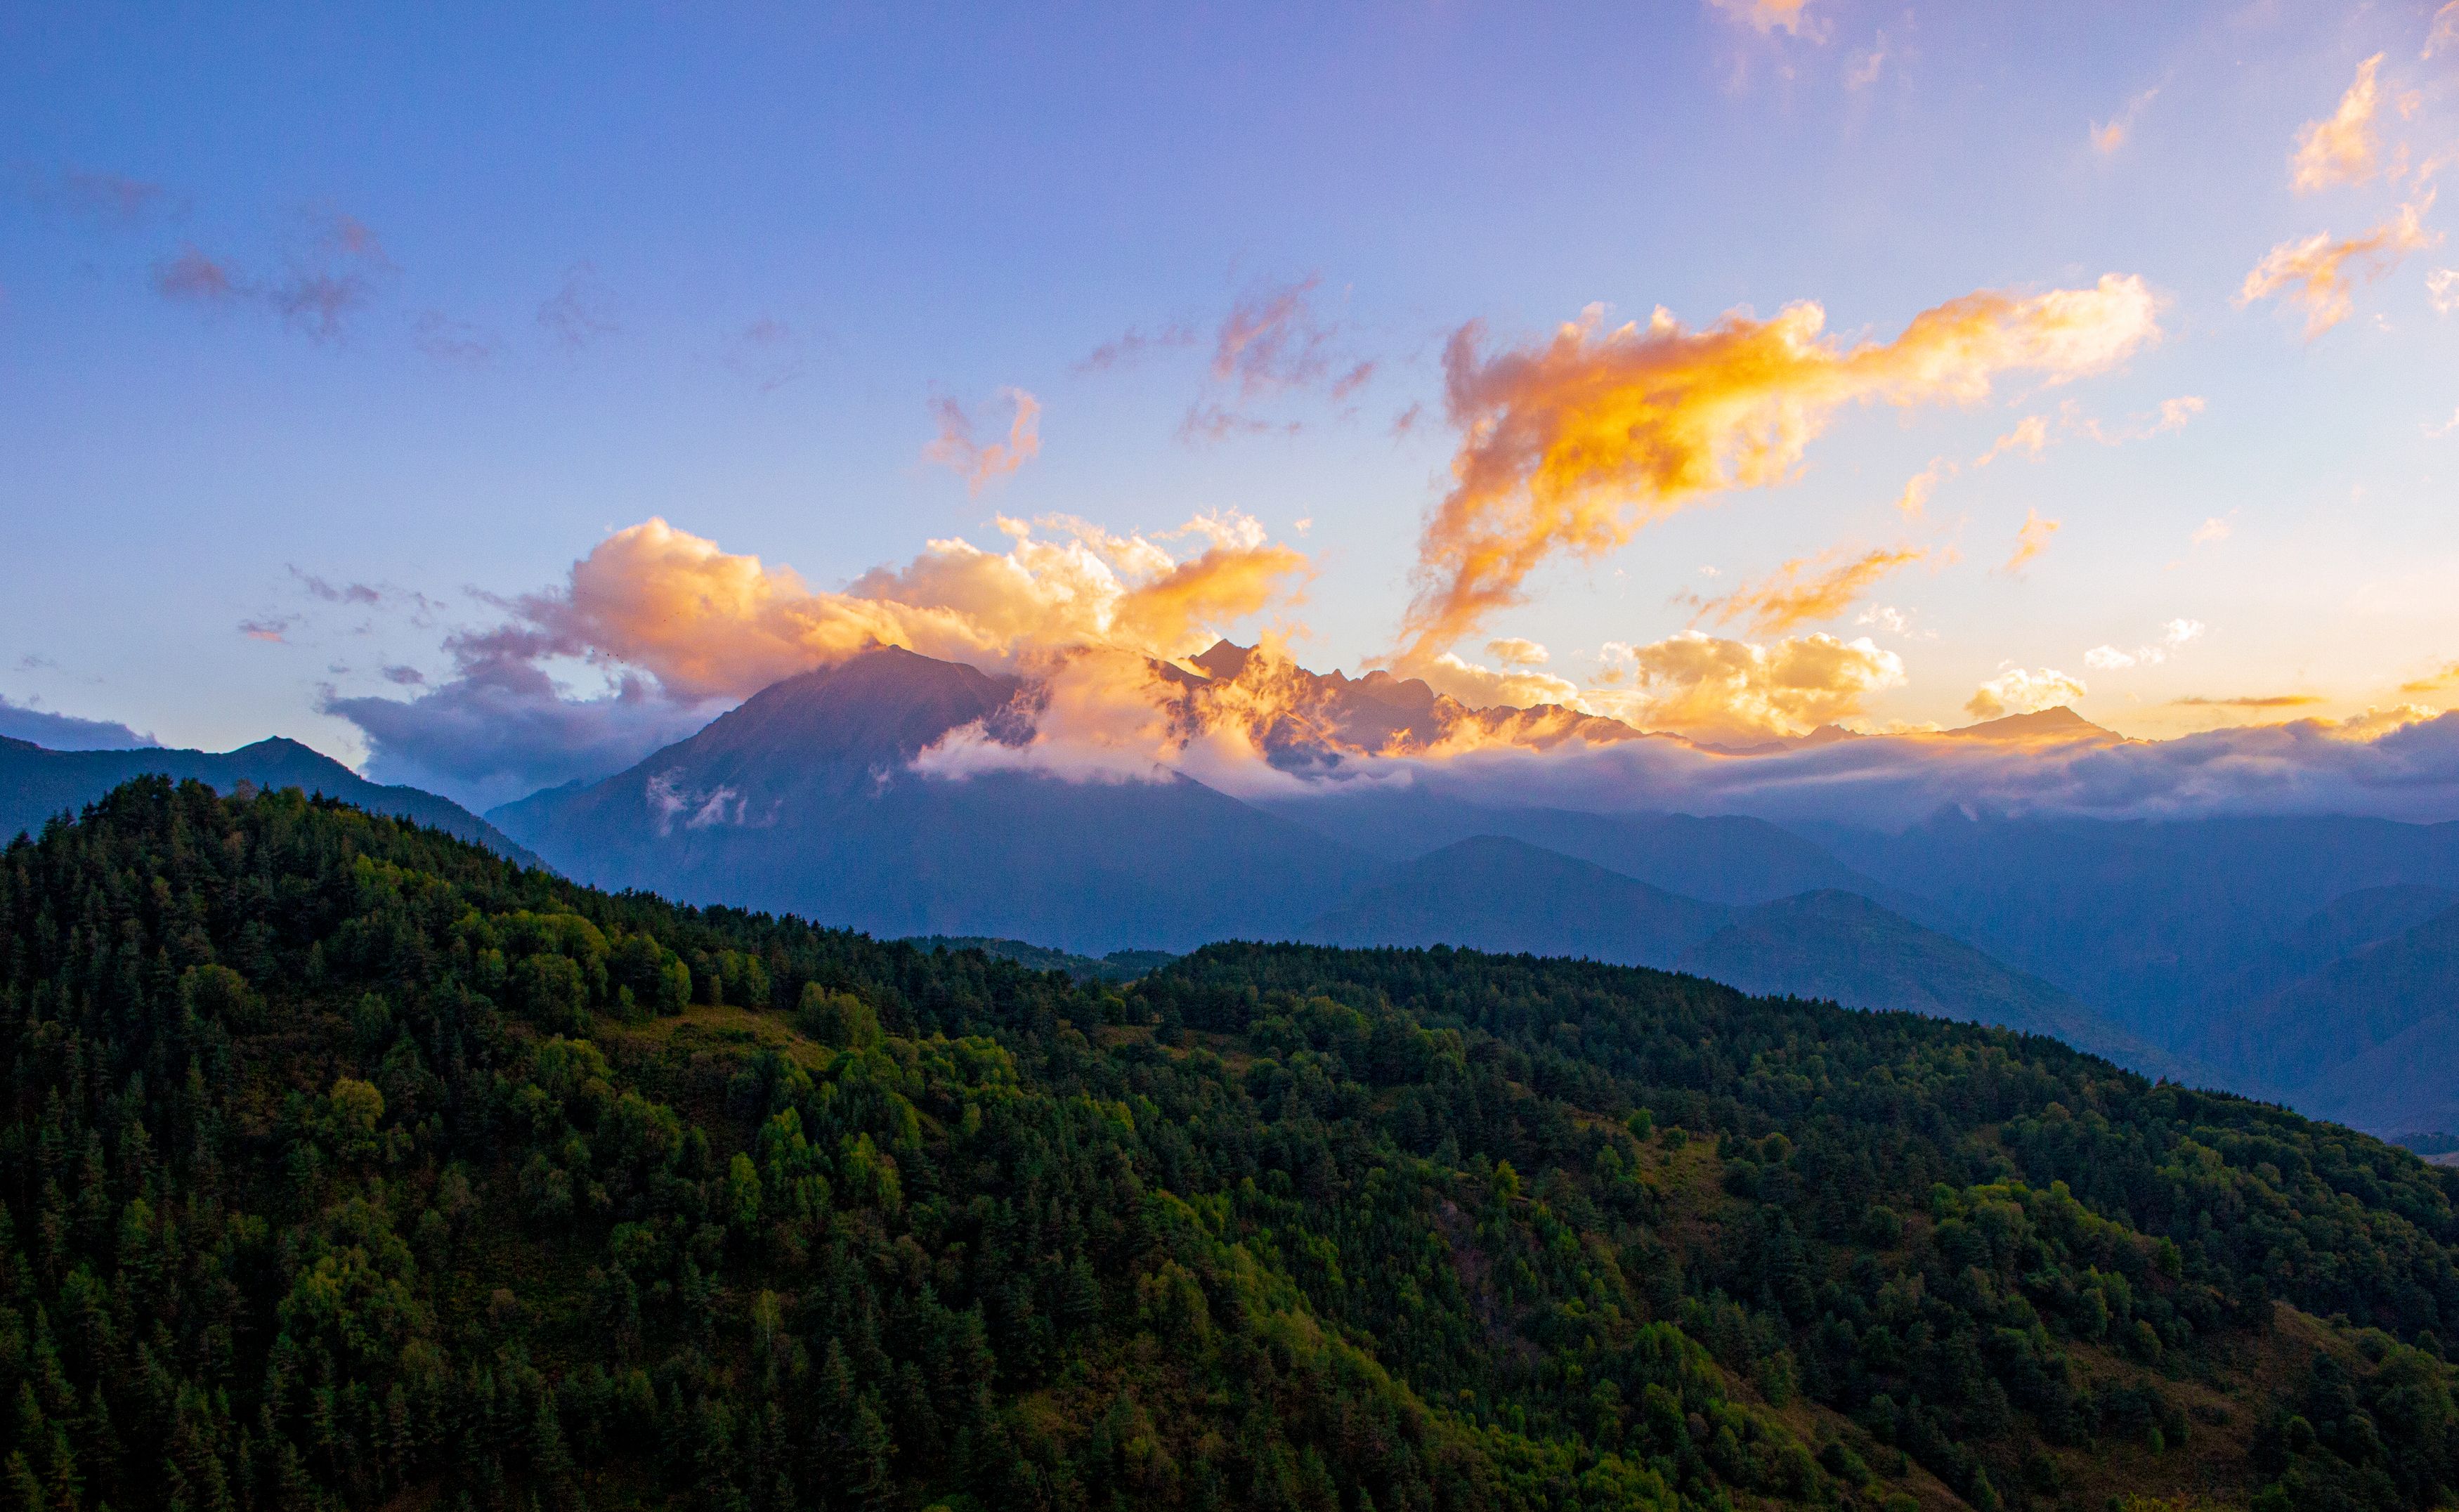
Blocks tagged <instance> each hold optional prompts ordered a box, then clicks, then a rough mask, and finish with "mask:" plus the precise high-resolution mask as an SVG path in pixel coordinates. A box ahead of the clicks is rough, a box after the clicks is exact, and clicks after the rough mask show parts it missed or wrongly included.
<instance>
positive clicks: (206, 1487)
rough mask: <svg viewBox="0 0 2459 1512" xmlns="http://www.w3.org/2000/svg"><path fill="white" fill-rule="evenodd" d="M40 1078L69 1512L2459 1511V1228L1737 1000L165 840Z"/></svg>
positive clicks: (161, 791) (2002, 1063)
mask: <svg viewBox="0 0 2459 1512" xmlns="http://www.w3.org/2000/svg"><path fill="white" fill-rule="evenodd" d="M0 1074H5V1088H6V1093H5V1095H6V1099H7V1103H6V1107H5V1109H4V1110H0V1398H5V1402H6V1407H5V1411H0V1478H5V1480H6V1481H7V1485H6V1487H5V1488H0V1497H5V1498H6V1499H8V1500H9V1501H11V1502H13V1503H14V1504H16V1505H18V1506H21V1507H22V1508H23V1509H24V1512H85V1509H100V1508H104V1507H111V1508H116V1509H118V1512H154V1509H162V1512H171V1509H178V1512H229V1509H246V1512H266V1509H340V1508H375V1507H393V1506H399V1507H406V1508H427V1507H433V1508H437V1509H441V1512H462V1509H468V1512H480V1509H487V1512H493V1509H497V1508H506V1509H515V1512H533V1509H535V1512H562V1509H570V1508H578V1507H600V1506H612V1507H629V1506H672V1507H689V1508H709V1509H728V1512H792V1509H819V1512H854V1509H864V1512H886V1509H892V1508H893V1509H911V1512H923V1509H928V1508H933V1507H945V1508H947V1509H949V1512H974V1509H981V1512H988V1509H1004V1508H1019V1509H1036V1512H1041V1509H1049V1512H1060V1509H1078V1508H1083V1509H1096V1508H1098V1509H1108V1508H1129V1507H1133V1508H1181V1507H1184V1508H1226V1507H1233V1506H1236V1507H1267V1508H1303V1509H1306V1512H1370V1509H1373V1512H1420V1509H1438V1508H1440V1509H1466V1508H1486V1507H1493V1508H1532V1509H1533V1508H1608V1507H1611V1508H1647V1509H1662V1512H1706V1509H1732V1508H1743V1507H1763V1506H1777V1505H1799V1506H1815V1507H1830V1508H1855V1509H1887V1512H1908V1509H1913V1508H1921V1507H1952V1506H1958V1505H1964V1506H1970V1507H1974V1508H1981V1509H1996V1508H2049V1507H2073V1508H2091V1509H2093V1512H2099V1509H2101V1508H2104V1507H2110V1506H2112V1505H2114V1506H2133V1507H2179V1508H2182V1507H2193V1506H2210V1507H2245V1508H2254V1509H2259V1512H2287V1509H2291V1508H2295V1509H2324V1512H2335V1509H2364V1512H2376V1509H2379V1512H2392V1509H2418V1512H2422V1509H2427V1508H2431V1507H2436V1506H2440V1505H2443V1504H2446V1503H2447V1502H2448V1501H2449V1500H2450V1499H2451V1498H2452V1497H2453V1495H2454V1494H2459V1408H2455V1407H2454V1401H2453V1372H2452V1368H2451V1366H2450V1365H2449V1364H2448V1362H2447V1360H2446V1357H2445V1354H2446V1352H2445V1347H2444V1344H2443V1342H2442V1340H2443V1338H2444V1337H2445V1336H2446V1335H2451V1333H2452V1330H2453V1328H2454V1327H2459V1269H2454V1265H2453V1258H2454V1253H2459V1211H2454V1208H2453V1195H2454V1184H2459V1173H2454V1172H2451V1171H2448V1170H2444V1169H2439V1168H2436V1167H2432V1166H2427V1165H2426V1164H2424V1163H2423V1162H2422V1161H2420V1160H2419V1159H2417V1158H2416V1157H2415V1156H2413V1155H2411V1154H2409V1153H2407V1152H2406V1151H2404V1150H2400V1149H2396V1148H2393V1147H2391V1146H2389V1145H2384V1144H2381V1143H2379V1142H2377V1141H2375V1140H2373V1139H2370V1138H2367V1137H2364V1136H2362V1135H2358V1134H2355V1133H2352V1132H2349V1131H2347V1130H2345V1129H2343V1128H2340V1127H2337V1126H2334V1125H2328V1124H2317V1123H2312V1122H2309V1121H2307V1120H2305V1119H2303V1118H2301V1117H2299V1116H2297V1115H2295V1114H2292V1113H2289V1112H2286V1111H2284V1110H2282V1109H2280V1108H2278V1107H2273V1106H2269V1105H2265V1104H2261V1103H2254V1102H2250V1101H2247V1100H2244V1099H2240V1098H2237V1097H2232V1096H2225V1095H2219V1094H2212V1093H2204V1092H2198V1091H2195V1090H2192V1089H2190V1088H2188V1087H2184V1086H2179V1085H2175V1084H2171V1083H2166V1082H2160V1083H2154V1082H2148V1081H2146V1080H2145V1079H2144V1078H2142V1077H2140V1076H2137V1075H2134V1074H2133V1073H2131V1072H2127V1071H2123V1070H2120V1069H2118V1068H2116V1067H2115V1066H2112V1064H2110V1063H2109V1062H2107V1061H2101V1060H2098V1059H2095V1058H2092V1057H2090V1056H2087V1055H2084V1054H2082V1053H2079V1052H2077V1051H2074V1050H2071V1049H2069V1048H2067V1047H2065V1046H2063V1045H2061V1044H2059V1043H2058V1042H2056V1041H2054V1040H2048V1039H2042V1038H2035V1037H2025V1036H2018V1035H2014V1034H2011V1033H2009V1032H2007V1031H2004V1030H1996V1029H1986V1028H1982V1027H1977V1026H1974V1025H1970V1024H1963V1023H1955V1022H1948V1021H1944V1020H1940V1019H1924V1018H1919V1017H1914V1016H1910V1015H1904V1014H1870V1013H1859V1012H1850V1011H1846V1010H1843V1009H1840V1008H1838V1007H1836V1006H1835V1005H1833V1004H1828V1003H1819V1002H1810V1001H1801V1000H1795V999H1771V998H1749V997H1745V996H1742V995H1741V994H1738V993H1736V992H1734V991H1732V990H1730V989H1728V988H1725V987H1721V986H1718V985H1716V984H1714V983H1713V982H1710V981H1706V980H1702V979H1700V978H1697V977H1683V976H1673V975H1668V974H1664V973H1658V972H1651V971H1647V970H1641V969H1636V968H1624V967H1613V966H1605V965H1598V964H1594V963H1589V962H1584V961H1577V960H1563V959H1539V958H1534V957H1530V956H1484V955H1478V954H1474V953H1467V952H1458V951H1452V950H1447V949H1440V948H1438V949H1432V950H1409V951H1398V950H1379V951H1344V950H1334V949H1321V948H1313V947H1303V946H1295V945H1270V944H1255V943H1228V944H1215V945H1211V946H1208V947H1206V948H1204V949H1202V950H1200V951H1197V952H1196V953H1194V954H1193V955H1190V956H1185V957H1183V958H1180V959H1177V960H1174V961H1169V962H1167V963H1166V964H1164V965H1162V966H1160V967H1159V968H1158V969H1157V970H1155V971H1153V972H1152V973H1151V974H1149V975H1147V976H1144V977H1139V978H1137V979H1134V980H1132V981H1124V982H1123V981H1115V980H1103V979H1100V978H1099V977H1090V976H1087V977H1083V978H1082V979H1080V978H1079V977H1076V976H1071V975H1069V974H1067V973H1066V972H1063V971H1056V970H1053V971H1035V970H1031V969H1028V968H1027V967H1025V966H1022V965H1019V964H1018V963H1015V962H1013V961H1009V960H1004V959H999V958H996V957H994V956H990V955H987V954H985V953H983V952H982V951H980V950H976V949H956V950H944V949H941V950H924V949H918V948H916V947H915V946H914V945H910V944H899V943H892V942H882V941H877V940H873V939H871V938H869V937H866V936H863V935H854V934H849V933H845V932H840V931H832V930H829V929H824V928H818V927H814V926H812V925H810V924H809V923H806V922H803V921H800V920H796V919H791V918H780V917H774V916H768V915H761V914H745V913H738V912H732V911H728V910H725V909H689V908H682V907H678V906H674V905H672V904H669V903H666V902H663V901H662V900H660V899H658V898H656V897H652V896H649V895H645V894H641V893H625V894H620V895H616V894H610V893H602V892H597V891H592V890H589V889H586V888H582V887H578V886H575V885H573V884H570V883H568V882H566V881H564V880H562V879H560V878H558V877H557V876H556V875H555V874H553V873H552V872H546V871H543V870H538V869H535V868H524V867H521V866H519V865H516V864H515V863H513V862H511V861H507V860H504V859H501V858H499V857H498V856H496V855H495V854H494V853H493V852H491V851H486V850H484V849H481V848H480V847H477V846H475V845H472V844H469V843H466V842H464V841H461V840H457V839H454V838H452V837H451V836H449V835H446V834H444V833H442V832H440V831H437V830H428V829H423V828H421V827H419V826H417V825H415V824H410V823H407V822H404V821H401V820H397V819H393V818H387V817H379V816H374V815H370V814H368V813H366V812H364V811H361V810H359V809H352V808H349V807H347V806H344V805H341V804H338V803H334V802H331V801H327V800H322V799H309V798H306V797H304V796H303V795H302V794H301V793H300V792H299V791H297V790H296V789H287V790H280V791H257V790H253V789H251V788H244V787H242V788H239V789H238V790H236V791H234V792H233V793H232V794H231V795H229V796H227V797H224V796H218V795H217V794H216V793H215V792H214V791H213V790H212V789H211V788H206V787H204V786H202V785H200V784H197V783H186V784H179V785H174V784H172V783H170V782H169V781H167V780H164V779H160V778H142V779H138V780H136V781H133V782H130V783H128V784H127V785H125V786H123V787H121V788H117V789H116V790H114V791H113V792H112V793H110V794H109V795H108V796H107V797H105V798H104V799H102V800H101V801H99V802H97V803H95V804H94V805H93V806H91V807H89V808H88V809H85V811H84V812H83V814H82V815H81V816H79V817H77V818H75V819H74V820H68V819H63V820H59V821H55V822H53V823H52V824H50V825H49V826H47V827H46V828H45V829H44V830H42V832H41V833H40V834H39V835H33V836H26V837H21V838H19V839H18V840H16V841H15V842H14V843H12V844H11V845H10V846H9V847H8V849H7V850H6V851H5V852H0ZM2454 1336H2459V1335H2454Z"/></svg>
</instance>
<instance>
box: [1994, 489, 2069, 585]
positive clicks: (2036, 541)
mask: <svg viewBox="0 0 2459 1512" xmlns="http://www.w3.org/2000/svg"><path fill="white" fill-rule="evenodd" d="M2063 523H2064V522H2063V521H2060V520H2053V519H2043V518H2041V512H2040V511H2039V510H2036V509H2033V508H2031V507H2030V506H2029V505H2027V506H2026V507H2025V509H2024V527H2023V529H2021V530H2019V531H2017V532H2016V533H2015V554H2014V555H2013V556H2011V557H2007V560H2006V561H2005V562H2004V563H2003V564H2001V565H2000V567H1999V568H1998V570H1999V572H2001V573H2003V574H2005V575H2006V576H2007V577H2009V578H2011V577H2014V576H2015V575H2016V574H2018V573H2020V572H2022V571H2023V570H2024V567H2025V564H2027V563H2028V562H2029V561H2030V560H2031V559H2032V558H2033V557H2038V556H2039V555H2041V553H2043V552H2045V551H2048V550H2049V537H2050V536H2055V535H2056V534H2057V533H2058V529H2059V527H2060V526H2061V525H2062V524H2063Z"/></svg>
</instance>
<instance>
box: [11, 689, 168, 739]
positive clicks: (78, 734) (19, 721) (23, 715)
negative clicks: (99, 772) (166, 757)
mask: <svg viewBox="0 0 2459 1512" xmlns="http://www.w3.org/2000/svg"><path fill="white" fill-rule="evenodd" d="M0 736H6V737H7V738H9V739H10V740H21V741H32V742H33V743H34V744H35V745H37V746H44V747H46V748H48V749H51V750H139V749H147V748H151V747H153V746H159V745H161V744H162V743H161V742H160V741H158V740H156V739H155V738H154V737H153V736H151V735H140V734H138V733H137V731H135V730H133V729H130V728H129V727H128V726H127V725H122V724H120V723H119V722H118V721H117V720H93V719H79V718H78V717H77V716H75V715H74V714H60V713H55V712H53V710H51V709H47V708H38V707H36V706H35V705H33V704H18V703H13V702H11V700H10V698H9V696H8V695H7V694H5V693H0Z"/></svg>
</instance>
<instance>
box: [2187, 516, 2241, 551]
mask: <svg viewBox="0 0 2459 1512" xmlns="http://www.w3.org/2000/svg"><path fill="white" fill-rule="evenodd" d="M2236 529H2237V527H2236V526H2235V525H2234V524H2232V523H2230V522H2229V521H2228V520H2225V519H2222V518H2220V517H2219V516H2218V515H2212V516H2210V517H2209V518H2207V519H2205V520H2204V521H2203V522H2202V523H2201V524H2200V525H2197V526H2196V527H2195V534H2194V537H2193V539H2194V543H2195V544H2196V545H2197V546H2216V545H2217V544H2219V543H2220V542H2221V541H2224V540H2226V539H2228V538H2229V536H2230V535H2231V534H2232V533H2233V532H2235V531H2236Z"/></svg>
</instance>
